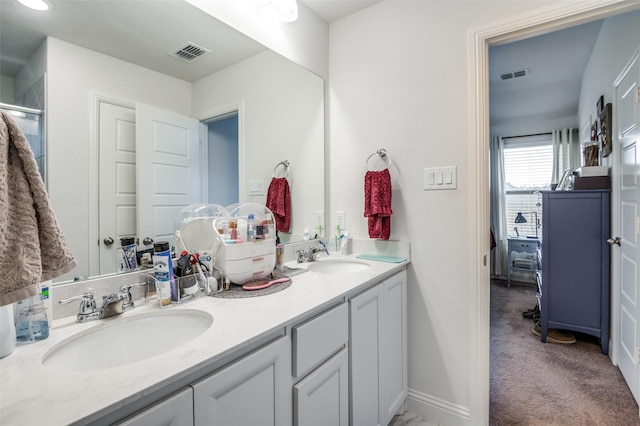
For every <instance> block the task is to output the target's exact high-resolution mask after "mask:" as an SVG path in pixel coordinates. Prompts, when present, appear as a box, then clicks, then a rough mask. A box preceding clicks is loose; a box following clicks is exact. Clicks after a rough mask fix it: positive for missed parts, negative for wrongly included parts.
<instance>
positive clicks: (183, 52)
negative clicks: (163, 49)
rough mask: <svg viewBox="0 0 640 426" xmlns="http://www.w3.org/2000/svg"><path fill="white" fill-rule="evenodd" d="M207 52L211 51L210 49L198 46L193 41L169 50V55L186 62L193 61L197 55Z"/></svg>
mask: <svg viewBox="0 0 640 426" xmlns="http://www.w3.org/2000/svg"><path fill="white" fill-rule="evenodd" d="M207 53H211V51H210V50H209V49H205V48H204V47H200V46H198V45H197V44H195V43H191V42H189V43H187V44H185V45H183V46H180V47H178V48H177V49H175V50H173V51H171V52H169V55H171V56H173V57H176V58H178V59H182V60H183V61H186V62H193V61H195V60H196V59H198V58H199V57H201V56H204V55H206V54H207Z"/></svg>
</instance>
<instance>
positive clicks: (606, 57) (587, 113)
mask: <svg viewBox="0 0 640 426" xmlns="http://www.w3.org/2000/svg"><path fill="white" fill-rule="evenodd" d="M638 28H640V11H636V12H630V13H626V14H624V15H619V16H614V17H611V18H607V19H606V20H605V21H604V23H603V25H602V29H601V30H600V35H599V36H598V40H597V41H596V44H595V46H594V47H593V52H592V53H591V58H590V59H589V62H588V64H587V67H586V69H585V72H584V75H583V77H582V88H581V90H580V102H579V107H578V117H579V121H580V126H581V128H582V126H583V125H584V124H585V123H586V122H588V121H589V119H591V120H592V121H593V120H596V115H597V114H596V102H597V100H598V98H600V96H602V95H604V104H605V105H606V104H607V103H610V102H611V103H613V100H614V99H613V96H614V93H613V82H614V81H615V79H616V78H617V77H618V75H619V74H620V72H621V71H622V69H623V68H624V66H625V65H626V64H627V61H628V60H629V59H630V58H631V55H632V54H633V52H634V51H635V49H637V47H638V44H640V31H638ZM614 119H615V106H614ZM613 128H614V129H615V124H614V125H613ZM601 164H602V165H606V166H610V167H611V165H612V164H613V156H611V155H610V156H608V157H606V158H604V159H603V162H602V163H601Z"/></svg>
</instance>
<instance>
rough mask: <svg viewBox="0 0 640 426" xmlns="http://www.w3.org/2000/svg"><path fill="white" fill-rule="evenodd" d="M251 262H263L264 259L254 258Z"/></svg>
mask: <svg viewBox="0 0 640 426" xmlns="http://www.w3.org/2000/svg"><path fill="white" fill-rule="evenodd" d="M252 260H253V261H254V262H262V261H263V260H264V257H254V258H253V259H252Z"/></svg>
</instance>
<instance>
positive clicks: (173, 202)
mask: <svg viewBox="0 0 640 426" xmlns="http://www.w3.org/2000/svg"><path fill="white" fill-rule="evenodd" d="M136 153H137V155H136V165H137V167H136V168H137V201H138V222H137V228H138V238H139V239H140V241H139V244H140V246H141V247H143V248H144V246H145V243H146V242H148V240H146V239H147V238H150V239H152V240H153V241H169V243H170V245H174V238H173V235H174V220H175V217H176V215H177V214H178V212H179V211H180V209H182V208H183V207H185V206H188V205H190V204H195V203H199V202H201V200H202V198H201V196H202V191H201V175H200V144H199V125H198V121H197V120H194V119H192V118H190V117H185V116H182V115H179V114H175V113H172V112H169V111H165V110H161V109H158V108H155V107H151V106H148V105H142V104H137V105H136Z"/></svg>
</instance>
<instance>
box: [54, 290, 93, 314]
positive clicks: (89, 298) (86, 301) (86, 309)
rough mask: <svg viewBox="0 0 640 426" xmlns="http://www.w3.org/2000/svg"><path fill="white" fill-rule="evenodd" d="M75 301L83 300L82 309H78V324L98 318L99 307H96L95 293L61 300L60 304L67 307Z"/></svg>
mask: <svg viewBox="0 0 640 426" xmlns="http://www.w3.org/2000/svg"><path fill="white" fill-rule="evenodd" d="M75 300H82V302H80V307H79V308H78V316H77V317H76V321H77V322H86V321H91V320H94V319H96V318H98V307H97V306H96V300H95V299H94V297H93V293H91V292H89V291H88V292H86V293H83V294H79V295H77V296H73V297H69V298H68V299H60V300H58V303H59V304H61V305H66V304H68V303H71V302H73V301H75Z"/></svg>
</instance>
